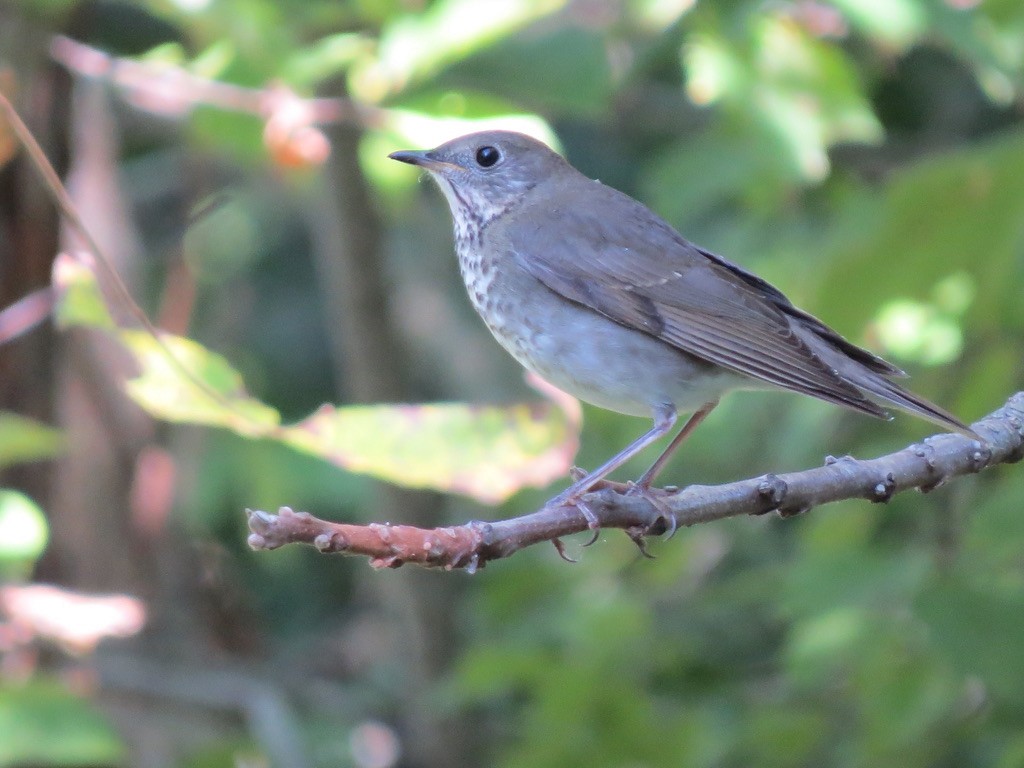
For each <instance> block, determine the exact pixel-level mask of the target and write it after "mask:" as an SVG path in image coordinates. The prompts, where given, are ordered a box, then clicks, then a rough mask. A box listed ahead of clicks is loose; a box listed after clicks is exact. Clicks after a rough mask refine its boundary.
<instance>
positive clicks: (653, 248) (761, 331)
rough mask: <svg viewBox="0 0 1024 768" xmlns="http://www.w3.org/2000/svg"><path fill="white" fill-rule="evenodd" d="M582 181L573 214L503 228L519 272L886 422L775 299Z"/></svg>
mask: <svg viewBox="0 0 1024 768" xmlns="http://www.w3.org/2000/svg"><path fill="white" fill-rule="evenodd" d="M583 183H584V184H593V185H594V186H593V187H590V188H585V192H586V193H588V194H584V195H583V196H582V199H581V198H580V197H576V198H575V199H574V200H573V204H572V206H568V205H560V204H559V201H557V200H556V201H555V202H554V204H550V203H551V201H547V202H548V203H549V204H548V205H545V206H544V207H543V208H541V207H540V206H524V210H522V211H520V212H519V215H517V216H515V218H514V220H513V221H510V222H508V228H507V230H506V231H507V236H508V237H509V240H510V245H511V247H512V249H513V250H514V251H515V253H516V254H517V257H518V259H519V260H520V263H521V265H522V266H523V268H525V269H526V270H527V271H528V272H530V273H531V274H532V275H533V276H534V277H535V278H536V279H538V280H539V281H541V282H542V283H543V284H544V285H546V286H547V287H548V288H549V289H551V290H553V291H555V292H557V293H559V294H561V295H562V296H564V297H566V298H567V299H570V300H572V301H575V302H577V303H579V304H582V305H584V306H586V307H589V308H591V309H593V310H594V311H596V312H600V313H601V314H603V315H605V316H606V317H608V318H610V319H612V320H614V321H615V322H617V323H620V324H621V325H624V326H626V327H629V328H635V329H637V330H640V331H643V332H646V333H648V334H650V335H652V336H655V337H657V338H659V339H661V340H663V341H664V342H666V343H667V344H671V345H672V346H674V347H676V348H678V349H680V350H682V351H684V352H687V353H689V354H692V355H694V356H696V357H699V358H702V359H704V360H708V361H710V362H712V363H715V364H717V365H719V366H721V367H723V368H726V369H728V370H731V371H734V372H737V373H741V374H744V375H746V376H750V377H752V378H754V379H758V380H761V381H765V382H768V383H771V384H774V385H776V386H779V387H782V388H784V389H789V390H792V391H795V392H801V393H803V394H807V395H811V396H813V397H817V398H820V399H822V400H827V401H830V402H833V403H837V404H839V405H844V406H847V407H849V408H853V409H855V410H858V411H861V412H863V413H867V414H870V415H872V416H879V417H885V416H887V414H886V412H885V411H884V410H883V409H881V408H880V407H879V406H877V405H876V404H875V403H873V402H871V401H870V400H869V399H868V398H867V397H865V395H864V394H863V393H862V392H861V391H860V390H859V389H858V388H857V387H856V386H854V385H853V384H851V383H850V382H849V381H847V380H845V379H844V378H843V377H842V376H840V375H839V374H838V373H837V372H836V371H834V370H833V369H832V368H831V367H830V366H828V365H826V364H825V363H824V362H823V361H822V360H821V359H820V358H819V357H818V356H817V355H816V354H815V353H814V352H813V351H812V350H811V349H810V347H809V346H808V344H807V343H806V342H805V341H804V340H803V339H802V338H801V336H800V334H798V333H795V332H794V329H793V325H792V322H793V321H792V320H791V317H790V316H789V315H787V313H786V312H785V311H783V307H791V306H792V305H790V304H789V302H788V301H787V300H786V299H785V297H784V296H783V295H782V294H781V293H779V292H778V291H776V290H775V289H774V288H771V286H769V285H768V284H767V283H764V282H763V281H760V280H758V279H757V278H754V277H753V276H752V275H749V273H743V274H747V275H749V277H750V278H752V279H753V282H751V280H745V279H743V276H742V274H737V273H735V272H734V271H732V270H731V269H730V268H729V266H731V265H728V263H727V262H724V261H722V260H720V259H717V257H709V256H708V255H707V254H705V253H703V252H702V251H700V250H699V249H697V248H696V247H695V246H693V245H692V244H690V243H688V242H687V241H685V240H684V239H682V238H681V237H680V236H679V235H678V234H677V233H676V232H675V231H674V230H673V229H672V228H671V227H669V226H668V225H667V224H666V223H665V222H663V221H662V220H661V219H659V218H658V217H657V216H655V215H654V214H653V213H652V212H651V211H649V210H648V209H647V208H645V207H643V206H642V205H640V204H639V203H637V202H636V201H634V200H632V199H631V198H629V197H627V196H625V195H622V194H621V193H618V192H616V191H615V190H613V189H611V188H609V187H603V186H600V185H599V184H598V183H597V182H583ZM794 312H797V313H799V310H795V309H794ZM800 314H802V313H800ZM815 322H817V321H815ZM819 325H820V323H819ZM822 327H823V328H826V327H825V326H822ZM826 330H828V329H827V328H826ZM829 332H830V333H834V332H831V331H829ZM849 346H851V347H853V345H849ZM854 349H857V348H856V347H854ZM864 354H865V355H867V354H868V353H864ZM879 362H880V363H881V364H884V361H879ZM884 365H888V364H884ZM889 369H891V373H890V372H889V371H886V372H887V373H889V375H893V374H894V373H898V370H897V369H895V368H892V367H891V366H889Z"/></svg>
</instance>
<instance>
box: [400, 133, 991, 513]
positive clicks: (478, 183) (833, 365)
mask: <svg viewBox="0 0 1024 768" xmlns="http://www.w3.org/2000/svg"><path fill="white" fill-rule="evenodd" d="M389 157H391V158H392V159H394V160H399V161H401V162H403V163H409V164H411V165H416V166H419V167H421V168H423V169H424V170H426V171H427V172H429V173H430V175H431V176H432V177H433V178H434V180H435V181H436V182H437V183H438V185H439V186H440V188H441V191H442V192H444V195H445V197H446V198H447V199H448V205H449V206H450V208H451V212H452V218H453V220H454V224H455V247H456V251H457V253H458V259H459V268H460V270H461V272H462V278H463V280H464V281H465V284H466V289H467V290H468V292H469V298H470V300H471V301H472V303H473V306H474V307H475V308H476V311H477V312H478V313H479V314H480V317H482V318H483V320H484V322H485V323H486V324H487V327H488V328H490V330H491V333H493V334H494V337H495V338H496V339H497V340H498V342H499V343H500V344H501V345H502V346H503V347H504V348H505V349H506V350H508V352H509V353H511V354H512V356H513V357H515V358H516V360H518V361H519V362H520V363H522V364H523V365H524V366H526V367H527V368H528V369H530V370H532V371H534V372H535V373H537V374H538V375H539V376H541V377H542V378H544V379H546V380H547V381H549V382H551V383H552V384H554V385H555V386H557V387H559V388H560V389H563V390H565V391H566V392H569V393H571V394H573V395H575V396H576V397H578V398H580V399H581V400H584V401H586V402H589V403H592V404H594V405H597V406H600V407H602V408H606V409H609V410H612V411H617V412H619V413H625V414H631V415H635V416H649V417H653V419H654V426H653V427H652V428H651V430H650V431H649V432H647V433H646V434H644V435H643V436H641V437H640V438H638V439H637V440H636V441H634V442H633V443H632V444H630V445H629V446H627V447H626V448H625V449H624V450H622V451H621V452H620V453H618V454H616V455H615V456H614V457H612V458H611V459H609V460H608V461H607V462H605V464H603V465H602V466H601V467H599V468H598V469H596V470H594V471H593V472H591V473H590V474H588V475H586V476H585V477H582V478H581V479H579V480H577V481H576V482H575V483H573V484H572V485H571V486H570V487H569V488H567V489H566V490H565V491H564V492H563V493H561V494H559V495H558V496H557V497H555V498H554V499H552V500H551V501H550V502H549V505H571V504H577V503H578V500H579V498H580V497H581V496H582V495H583V494H585V493H587V492H588V491H589V490H590V489H592V488H593V487H594V486H595V485H597V484H598V483H599V482H600V481H601V480H603V479H604V478H605V477H606V476H607V475H608V474H609V473H610V472H612V471H613V470H615V469H616V468H617V467H619V466H620V465H622V464H623V463H625V462H626V461H627V460H629V459H630V458H632V457H633V456H634V455H636V454H637V453H638V452H640V451H641V450H643V449H644V448H646V447H647V446H648V445H650V444H651V443H653V442H655V441H656V440H658V439H659V438H661V437H663V436H664V435H666V434H667V433H668V432H669V431H670V430H671V429H672V427H673V425H674V424H675V422H676V419H677V414H678V413H680V412H683V413H686V412H692V416H691V417H690V419H689V420H688V421H687V422H686V425H685V426H684V427H683V429H682V431H681V432H680V433H679V434H678V435H677V436H676V437H675V438H674V439H673V440H672V442H671V443H670V444H669V445H668V447H667V448H666V449H665V451H664V452H663V453H662V454H661V456H660V457H659V458H658V459H657V460H656V461H655V462H654V464H653V465H652V466H651V468H650V469H648V470H647V471H646V472H645V473H644V474H643V475H642V476H641V477H640V478H639V479H638V480H637V481H636V483H635V484H634V487H635V488H636V489H637V490H638V491H639V492H641V493H644V494H647V493H648V491H649V488H650V485H651V483H652V482H653V481H654V479H655V477H656V476H657V474H658V472H659V470H660V469H661V468H662V466H663V465H664V464H665V462H666V461H667V460H668V458H669V456H670V455H671V454H672V452H673V451H674V450H675V449H676V448H677V447H678V446H679V444H680V443H681V442H682V441H683V439H684V438H685V437H686V436H687V435H688V434H689V433H690V432H691V431H692V430H693V429H694V427H696V426H697V425H698V424H699V423H700V421H701V420H703V418H704V417H705V416H707V414H708V413H709V412H710V411H711V409H712V408H714V407H715V405H716V404H717V403H718V400H719V398H720V397H721V395H722V394H723V393H724V392H726V391H727V390H730V389H737V388H745V389H755V388H771V387H777V388H781V389H787V390H790V391H793V392H800V393H803V394H805V395H811V396H812V397H817V398H819V399H821V400H826V401H828V402H830V403H836V404H838V405H843V406H846V407H847V408H851V409H853V410H856V411H860V412H861V413H866V414H869V415H871V416H877V417H881V418H889V414H888V413H887V412H886V411H885V410H884V409H883V408H881V407H880V406H879V405H878V404H877V403H878V402H881V403H885V404H887V405H892V406H895V407H896V408H899V409H901V410H903V411H906V412H908V413H912V414H914V415H916V416H920V417H922V418H924V419H928V420H929V421H933V422H935V423H936V424H938V425H939V426H941V427H943V428H944V429H947V430H950V431H956V432H961V433H964V434H967V435H970V436H971V437H975V438H977V435H975V434H974V433H973V432H971V431H970V430H969V429H968V428H967V427H966V426H965V425H964V424H963V423H961V422H960V421H959V420H958V419H957V418H956V417H954V416H952V415H951V414H949V413H947V412H946V411H944V410H942V409H941V408H939V407H938V406H936V405H933V404H932V403H930V402H928V401H927V400H925V399H924V398H921V397H918V396H917V395H915V394H913V393H912V392H908V391H907V390H906V389H903V388H902V387H900V386H898V385H897V384H895V383H894V382H893V381H892V379H893V378H898V377H902V376H905V374H904V373H903V372H902V371H901V370H900V369H899V368H896V367H895V366H893V365H891V364H890V363H888V362H886V361H885V360H882V359H881V358H879V357H877V356H875V355H873V354H872V353H870V352H868V351H866V350H864V349H861V348H860V347H857V346H855V345H854V344H851V343H850V342H849V341H847V340H846V339H844V338H843V337H842V336H840V335H839V334H838V333H836V332H835V331H833V330H832V329H831V328H829V327H828V326H826V325H825V324H824V323H822V322H821V321H820V320H818V319H817V318H814V317H812V316H811V315H809V314H807V313H806V312H803V311H801V310H799V309H797V308H796V307H794V306H793V305H792V303H790V301H789V300H788V299H787V298H786V297H785V296H784V295H783V294H782V293H781V292H780V291H778V290H777V289H776V288H774V287H773V286H771V285H769V284H768V283H767V282H765V281H764V280H762V279H761V278H759V277H757V276H756V275H753V274H751V273H750V272H748V271H747V270H745V269H743V268H742V267H739V266H737V265H735V264H733V263H731V262H729V261H727V260H725V259H723V258H722V257H721V256H717V255H715V254H713V253H710V252H708V251H705V250H704V249H702V248H699V247H698V246H696V245H694V244H692V243H690V242H688V241H687V240H685V239H684V238H683V237H682V236H681V235H679V233H678V232H676V231H675V230H674V229H673V228H672V227H671V226H669V225H668V224H667V223H666V222H664V221H663V220H662V219H661V218H660V217H658V216H657V215H656V214H654V213H653V212H652V211H651V210H649V209H648V208H647V207H645V206H644V205H642V204H640V203H639V202H637V201H636V200H634V199H632V198H631V197H629V196H627V195H625V194H623V193H622V192H619V191H617V190H615V189H612V188H610V187H607V186H605V185H603V184H601V183H600V182H598V181H593V180H591V179H589V178H587V177H586V176H584V175H583V174H581V173H580V172H579V171H577V170H576V169H575V168H573V167H572V166H571V165H569V163H568V162H566V160H565V159H564V158H562V157H561V156H560V155H558V154H557V153H555V152H554V151H552V150H551V149H549V148H548V147H547V146H545V145H544V144H542V143H541V142H539V141H536V140H535V139H532V138H530V137H528V136H524V135H522V134H518V133H512V132H509V131H487V132H483V133H474V134H470V135H467V136H462V137H460V138H457V139H454V140H452V141H449V142H447V143H445V144H442V145H441V146H439V147H437V148H436V149H432V150H429V151H422V152H420V151H402V152H393V153H392V154H391V155H389ZM580 511H581V512H582V513H583V514H584V516H586V517H587V519H588V521H589V522H591V523H592V524H593V523H594V521H593V520H592V519H591V516H590V515H589V513H588V512H587V510H586V509H585V507H583V506H582V505H581V509H580ZM592 527H594V526H593V525H592Z"/></svg>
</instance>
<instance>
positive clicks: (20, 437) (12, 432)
mask: <svg viewBox="0 0 1024 768" xmlns="http://www.w3.org/2000/svg"><path fill="white" fill-rule="evenodd" d="M63 452H64V434H63V433H62V432H61V431H60V430H58V429H54V428H53V427H48V426H46V425H45V424H40V423H39V422H38V421H34V420H32V419H28V418H25V417H24V416H19V415H18V414H16V413H8V412H6V411H0V467H6V466H9V465H11V464H18V463H20V462H25V461H41V460H43V459H52V458H54V457H55V456H59V455H60V454H61V453H63Z"/></svg>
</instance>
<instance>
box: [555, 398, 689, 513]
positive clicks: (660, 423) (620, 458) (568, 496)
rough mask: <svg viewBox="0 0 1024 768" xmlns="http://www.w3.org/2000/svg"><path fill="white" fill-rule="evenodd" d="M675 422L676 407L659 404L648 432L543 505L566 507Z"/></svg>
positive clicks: (667, 431) (663, 433) (659, 436)
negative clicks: (652, 424)
mask: <svg viewBox="0 0 1024 768" xmlns="http://www.w3.org/2000/svg"><path fill="white" fill-rule="evenodd" d="M691 421H692V418H691ZM675 423H676V409H675V408H673V407H672V406H671V405H662V406H659V407H658V408H656V409H655V411H654V426H653V427H651V429H650V431H649V432H647V433H645V434H643V435H641V436H640V437H638V438H637V439H636V440H634V441H633V442H632V443H630V444H629V445H627V446H626V447H625V448H623V449H622V450H621V451H620V452H619V453H617V454H615V455H614V456H612V457H611V458H610V459H608V461H606V462H605V463H604V464H602V465H601V466H600V467H598V468H597V469H595V470H594V471H593V472H591V473H590V474H588V475H586V476H584V477H581V478H580V479H579V480H577V481H576V482H574V483H573V484H572V485H570V486H569V487H568V488H566V489H565V490H564V491H562V492H561V493H560V494H558V495H557V496H555V497H554V498H553V499H551V501H549V502H548V503H547V504H545V505H544V506H545V507H566V506H571V505H573V504H575V503H576V500H577V499H578V498H579V497H580V496H582V495H583V494H585V493H587V491H589V490H590V489H591V488H593V487H594V486H595V485H597V484H598V483H599V482H601V481H602V480H603V479H604V478H605V477H606V476H607V475H608V474H609V473H611V472H614V471H615V470H616V469H618V468H619V467H621V466H622V465H623V464H625V463H626V462H627V461H629V460H630V459H631V458H633V457H634V456H636V455H637V454H638V453H639V452H640V451H642V450H643V449H644V448H646V447H647V446H648V445H650V444H651V443H653V442H654V441H655V440H658V439H660V438H662V437H664V436H665V435H666V434H668V433H669V432H670V431H671V430H672V427H673V426H675ZM645 474H646V473H645ZM641 479H642V478H641ZM581 512H582V510H581ZM588 512H589V510H588ZM583 515H584V517H587V513H583ZM590 517H593V513H590ZM587 522H588V524H589V523H590V520H589V518H588V520H587Z"/></svg>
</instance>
